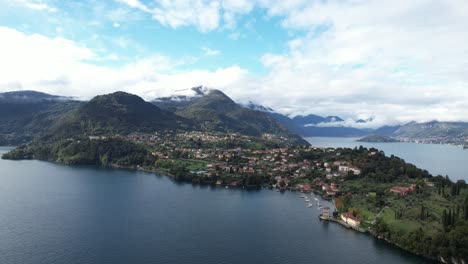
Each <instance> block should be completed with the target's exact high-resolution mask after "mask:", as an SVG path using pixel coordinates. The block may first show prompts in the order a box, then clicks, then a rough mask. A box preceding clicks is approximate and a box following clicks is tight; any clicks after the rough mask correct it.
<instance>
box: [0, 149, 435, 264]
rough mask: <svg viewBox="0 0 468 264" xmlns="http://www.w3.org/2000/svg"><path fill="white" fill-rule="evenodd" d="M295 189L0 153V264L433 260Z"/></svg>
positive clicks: (383, 261)
mask: <svg viewBox="0 0 468 264" xmlns="http://www.w3.org/2000/svg"><path fill="white" fill-rule="evenodd" d="M2 152H5V149H0V154H1V153H2ZM299 196H300V194H299V193H293V192H286V193H283V194H281V193H278V192H276V191H272V190H262V191H242V190H234V189H222V188H211V187H200V186H192V185H191V184H176V183H174V182H172V181H171V180H170V179H169V178H167V177H164V176H156V175H154V174H150V173H143V172H135V171H126V170H112V169H99V168H94V167H69V166H63V165H57V164H53V163H47V162H40V161H6V160H0V263H2V264H13V263H14V264H17V263H23V264H29V263H30V264H53V263H67V264H71V263H99V264H103V263H104V264H107V263H109V264H118V263H204V264H207V263H208V264H210V263H255V264H257V263H379V264H386V263H427V261H425V260H423V259H421V258H419V257H416V256H413V255H410V254H408V253H406V252H403V251H401V250H399V249H397V248H394V247H392V246H389V245H388V244H386V243H384V242H382V241H379V240H376V239H374V238H372V237H370V236H367V235H364V234H360V233H357V232H354V231H350V230H348V229H345V228H343V227H341V226H338V225H336V224H333V223H322V222H320V221H319V220H318V213H319V211H318V210H317V208H316V207H314V208H307V207H306V204H305V202H304V201H303V200H302V199H301V198H300V197H299ZM323 203H324V202H323Z"/></svg>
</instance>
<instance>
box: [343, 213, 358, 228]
mask: <svg viewBox="0 0 468 264" xmlns="http://www.w3.org/2000/svg"><path fill="white" fill-rule="evenodd" d="M341 220H343V221H344V222H345V223H347V224H348V225H350V226H351V227H358V226H359V225H360V224H361V220H360V219H359V218H358V217H355V216H354V215H353V214H352V213H342V214H341Z"/></svg>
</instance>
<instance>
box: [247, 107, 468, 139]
mask: <svg viewBox="0 0 468 264" xmlns="http://www.w3.org/2000/svg"><path fill="white" fill-rule="evenodd" d="M245 107H249V108H250V109H259V110H260V111H261V110H262V109H269V110H268V111H264V112H267V113H268V114H269V115H270V116H271V117H273V118H275V119H276V120H277V121H278V122H279V123H281V124H282V125H283V126H285V127H287V128H288V129H289V130H291V131H293V132H295V133H297V134H299V135H301V136H303V137H314V136H315V137H363V136H368V135H374V136H375V135H377V136H387V137H393V138H396V139H397V140H402V141H416V142H425V143H449V144H458V145H465V144H467V142H468V123H466V122H439V121H431V122H425V123H417V122H410V123H407V124H404V125H395V126H382V127H379V128H377V129H370V128H357V127H351V126H345V125H344V124H345V122H344V120H343V119H342V118H340V117H338V116H327V117H322V116H318V115H313V114H311V115H305V116H302V115H299V116H295V117H293V118H290V117H288V116H286V115H282V114H279V113H276V112H274V111H272V109H271V108H266V107H263V106H259V105H255V104H253V103H250V104H249V105H248V106H245ZM371 121H372V118H370V119H367V120H364V119H359V120H356V121H355V123H356V124H364V123H368V122H371Z"/></svg>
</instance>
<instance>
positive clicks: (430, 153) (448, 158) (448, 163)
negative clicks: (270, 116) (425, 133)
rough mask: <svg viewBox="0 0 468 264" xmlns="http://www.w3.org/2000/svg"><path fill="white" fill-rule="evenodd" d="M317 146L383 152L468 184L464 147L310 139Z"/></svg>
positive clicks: (467, 167) (467, 160)
mask: <svg viewBox="0 0 468 264" xmlns="http://www.w3.org/2000/svg"><path fill="white" fill-rule="evenodd" d="M306 140H307V141H309V142H310V143H311V144H312V145H313V146H318V147H333V148H338V147H346V148H354V147H359V146H361V145H362V146H364V147H368V148H369V147H375V148H377V149H381V150H383V151H384V152H385V154H386V155H392V154H393V155H395V156H398V157H400V158H403V159H405V161H406V162H410V163H413V164H414V165H416V166H418V167H420V168H423V169H426V170H428V171H429V172H430V173H432V174H433V175H438V174H440V175H443V176H445V175H448V176H449V177H450V179H452V180H455V181H456V180H460V179H464V180H466V181H467V182H468V150H464V149H463V147H460V146H452V145H436V144H416V143H367V142H357V141H356V140H357V138H338V137H311V138H306Z"/></svg>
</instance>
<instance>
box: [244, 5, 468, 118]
mask: <svg viewBox="0 0 468 264" xmlns="http://www.w3.org/2000/svg"><path fill="white" fill-rule="evenodd" d="M261 5H262V6H263V7H264V8H267V10H268V14H269V15H270V16H279V17H280V18H281V19H282V26H283V27H284V28H285V29H286V30H301V31H303V30H307V31H308V34H307V35H306V36H302V37H298V38H296V39H293V40H291V41H290V42H289V45H288V46H289V49H288V51H287V52H284V53H282V54H264V56H263V57H262V62H263V64H264V66H265V67H267V68H268V69H269V73H268V75H267V76H266V77H265V78H259V79H256V80H254V83H249V84H247V86H248V87H250V89H255V94H257V95H258V96H255V97H253V98H259V100H260V102H261V103H263V104H265V105H267V106H270V107H273V108H276V109H279V110H280V111H283V112H286V113H291V114H301V113H315V114H322V115H329V114H336V115H341V116H343V117H344V118H348V117H356V116H376V119H375V120H374V122H375V123H376V122H380V123H385V122H389V123H395V122H406V121H412V120H418V121H428V120H432V119H439V120H465V121H468V117H467V116H466V110H465V109H467V108H464V107H466V105H467V104H468V72H467V69H468V67H467V66H468V46H467V45H466V43H467V42H468V20H466V17H468V2H466V1H460V0H459V1H456V0H454V1H443V2H441V1H430V0H414V1H400V0H398V1H391V2H384V1H341V0H340V1H338V0H336V1H301V0H293V1H261ZM246 89H247V88H246ZM285 91H287V92H285ZM236 96H238V97H247V96H244V95H243V94H242V92H239V93H238V94H237V95H236ZM250 96H251V95H250ZM246 100H247V98H246Z"/></svg>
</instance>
